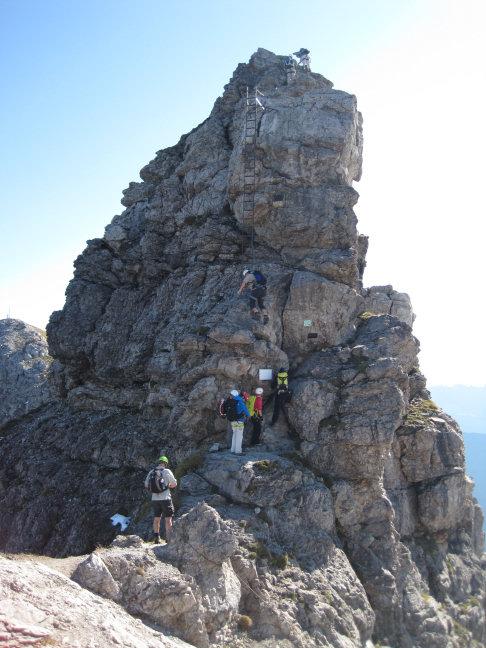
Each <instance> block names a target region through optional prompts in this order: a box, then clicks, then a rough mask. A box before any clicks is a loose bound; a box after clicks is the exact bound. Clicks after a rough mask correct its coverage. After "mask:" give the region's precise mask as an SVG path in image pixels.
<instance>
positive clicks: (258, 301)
mask: <svg viewBox="0 0 486 648" xmlns="http://www.w3.org/2000/svg"><path fill="white" fill-rule="evenodd" d="M245 286H249V287H250V289H251V292H250V308H251V316H252V317H253V319H256V320H258V319H259V317H260V315H259V312H258V308H259V309H260V310H261V311H262V314H263V323H264V324H266V323H267V322H268V313H267V309H266V308H265V303H264V301H263V300H264V298H265V295H266V294H267V280H266V278H265V277H264V275H263V274H262V273H261V272H260V271H258V270H254V271H253V272H250V271H249V270H243V283H242V284H241V286H240V288H239V290H238V295H241V291H242V290H243V289H244V287H245ZM257 307H258V308H257Z"/></svg>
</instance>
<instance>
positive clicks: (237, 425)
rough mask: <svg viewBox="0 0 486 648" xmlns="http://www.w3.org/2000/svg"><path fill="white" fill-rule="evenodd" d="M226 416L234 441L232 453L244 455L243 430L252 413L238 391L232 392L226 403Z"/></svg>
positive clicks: (232, 442)
mask: <svg viewBox="0 0 486 648" xmlns="http://www.w3.org/2000/svg"><path fill="white" fill-rule="evenodd" d="M223 411H224V414H226V418H227V419H228V421H229V422H230V423H231V429H232V431H233V439H232V441H231V452H233V453H234V454H238V455H241V454H243V450H242V447H241V446H242V443H243V428H244V427H245V417H247V418H250V412H249V410H248V408H247V406H246V405H245V403H244V401H243V399H242V398H241V396H240V395H239V392H238V391H237V390H236V389H233V390H231V392H230V395H229V398H227V399H226V400H225V402H224V409H223Z"/></svg>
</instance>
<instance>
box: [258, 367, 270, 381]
mask: <svg viewBox="0 0 486 648" xmlns="http://www.w3.org/2000/svg"><path fill="white" fill-rule="evenodd" d="M259 378H260V380H272V370H271V369H259Z"/></svg>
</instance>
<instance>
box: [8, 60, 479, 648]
mask: <svg viewBox="0 0 486 648" xmlns="http://www.w3.org/2000/svg"><path fill="white" fill-rule="evenodd" d="M283 63H284V57H281V56H276V55H275V54H272V53H271V52H268V51H266V50H263V49H260V50H258V51H257V52H256V53H255V54H254V55H253V56H252V57H251V59H250V61H249V63H248V64H241V65H239V66H238V68H237V69H236V71H235V73H234V75H233V77H232V79H231V80H230V82H229V83H228V85H227V86H225V89H224V92H223V94H222V96H221V97H220V98H218V99H217V101H216V103H215V105H214V108H213V110H212V112H211V114H210V115H209V117H208V118H207V119H206V120H205V121H204V122H203V123H202V124H200V125H199V126H198V127H197V128H195V129H194V130H193V131H191V132H190V133H188V134H187V135H184V136H183V137H182V138H181V140H180V141H179V142H178V144H176V145H175V146H173V147H171V148H169V149H165V150H162V151H159V152H158V153H157V154H156V157H155V158H154V159H153V160H152V161H151V162H149V163H148V164H147V165H146V166H145V167H144V168H143V169H142V171H141V173H140V176H141V181H140V182H133V183H130V186H129V187H128V188H127V189H126V190H125V191H124V192H123V199H122V204H123V206H124V208H125V209H124V211H123V212H122V213H121V214H120V215H118V216H115V218H114V219H113V220H112V222H111V223H110V224H108V225H107V227H106V229H105V235H104V237H103V238H102V239H94V240H92V241H89V242H88V246H87V248H86V249H85V250H84V252H83V253H82V254H81V255H80V256H79V257H78V259H77V260H76V262H75V267H76V270H75V274H74V278H73V280H72V281H71V282H70V284H69V286H68V288H67V291H66V303H65V306H64V308H63V310H62V311H57V312H55V313H53V314H52V316H51V319H50V323H49V325H48V330H47V337H48V343H49V354H50V355H49V365H50V366H49V373H48V383H49V387H50V390H51V391H50V392H49V391H48V390H47V391H43V392H42V393H43V394H47V396H43V397H42V398H41V399H40V400H39V401H37V402H36V405H35V408H32V410H28V411H24V410H21V409H20V410H19V409H18V408H17V409H16V406H13V405H11V403H14V402H20V401H21V400H22V399H25V400H26V394H27V393H28V394H30V393H32V392H35V391H36V389H37V386H36V385H37V384H38V383H37V382H36V381H35V380H34V382H33V383H32V384H31V385H30V384H29V385H27V386H26V387H25V388H24V387H22V389H23V390H24V391H22V392H20V391H19V392H17V391H16V388H15V386H14V387H12V388H11V389H10V392H12V393H11V394H10V395H9V397H8V399H7V400H6V401H5V402H6V403H7V404H8V407H7V406H4V410H3V416H4V421H5V423H4V427H3V430H5V432H2V434H3V435H4V438H3V440H2V441H1V444H0V452H1V460H2V461H1V466H0V548H2V550H3V551H6V552H11V553H15V554H20V553H21V552H33V553H37V554H43V555H44V558H45V557H46V556H50V557H52V559H53V560H62V559H65V560H66V559H67V560H69V557H72V556H81V555H83V560H80V561H79V565H77V567H76V570H75V572H74V574H73V578H74V579H75V580H76V582H77V583H78V585H76V588H77V589H75V590H69V592H74V591H76V592H77V593H79V592H82V593H83V594H82V596H83V597H84V598H83V601H86V606H87V607H86V608H82V609H83V610H84V611H85V613H86V614H89V609H90V606H91V605H93V606H94V609H96V606H101V605H102V604H103V605H108V606H109V608H107V609H109V610H114V609H115V608H116V610H118V612H119V613H120V614H121V615H122V616H123V619H125V620H126V619H130V618H133V619H135V618H140V619H143V622H144V624H145V625H144V628H145V630H144V632H145V631H146V630H147V628H152V629H155V630H154V632H157V633H158V634H157V636H156V635H153V636H152V638H151V639H150V641H152V642H153V643H150V642H149V641H148V639H147V637H146V635H143V636H144V637H145V638H140V637H142V635H137V637H136V638H135V637H134V638H130V637H128V638H127V639H126V641H125V645H128V646H130V645H134V646H136V645H139V644H137V643H136V641H142V642H143V641H145V642H146V643H145V644H142V645H149V646H151V645H153V646H154V647H155V646H159V645H172V644H170V643H167V644H164V643H163V641H169V640H170V641H174V642H176V643H175V644H174V645H187V644H189V645H194V646H198V647H199V646H201V647H204V648H207V647H211V648H212V647H213V646H214V647H216V646H232V647H233V646H234V647H235V648H240V647H241V648H253V647H255V648H257V647H258V648H292V647H297V648H309V647H313V646H316V647H321V646H324V647H329V648H336V647H337V648H358V647H366V648H370V647H371V646H372V645H373V643H375V644H377V645H381V646H385V645H386V646H391V647H393V648H460V647H462V646H466V645H467V646H479V647H480V646H486V629H485V605H486V563H485V555H484V553H483V550H484V533H483V531H482V523H483V513H482V511H481V509H480V507H479V506H478V504H477V501H476V500H475V499H474V498H473V496H472V489H473V484H472V481H471V480H470V478H469V477H468V476H467V473H466V466H465V462H464V443H463V438H462V433H461V430H460V429H459V427H458V425H457V423H456V422H455V421H454V420H453V419H452V418H450V417H449V416H448V415H447V414H446V413H445V412H443V411H441V410H440V409H439V408H437V406H436V405H435V404H434V403H433V402H432V401H431V400H430V394H429V392H428V391H427V388H426V379H425V377H424V376H423V375H422V373H421V371H420V365H419V360H418V354H419V342H418V340H417V339H416V338H415V337H414V335H413V329H412V326H413V321H414V314H413V312H412V307H411V303H410V299H409V297H408V295H406V294H403V293H398V292H396V291H395V290H394V289H393V287H392V286H373V287H369V288H366V287H364V286H363V272H364V269H365V265H366V262H365V257H366V249H367V239H366V237H365V236H363V235H361V234H359V233H358V231H357V219H356V216H355V214H354V211H353V208H354V205H355V204H356V201H357V200H358V194H357V192H356V191H355V189H354V187H353V182H355V181H357V180H359V178H360V175H361V161H362V142H363V140H362V120H361V115H360V113H359V111H358V110H357V101H356V98H355V97H354V96H353V95H350V94H348V93H346V92H343V91H340V90H335V89H334V88H333V87H332V83H331V82H330V81H328V80H327V79H325V78H324V77H323V76H321V75H320V74H317V73H305V72H303V71H302V70H298V72H297V75H296V77H295V79H294V80H292V81H291V82H290V84H287V78H286V74H285V69H284V65H283ZM247 86H249V87H250V88H254V87H255V86H258V88H259V90H260V91H261V92H262V93H263V99H262V102H263V104H264V107H265V110H259V111H258V114H257V131H258V137H257V140H256V149H255V169H256V173H255V212H254V219H253V222H254V232H255V237H254V246H253V249H252V244H251V240H252V236H251V222H249V219H248V214H247V213H245V211H244V208H243V205H244V191H243V171H244V156H245V114H246V96H247V95H246V88H247ZM253 256H254V259H255V262H254V266H253V263H252V257H253ZM245 267H254V269H260V270H261V271H262V272H263V273H264V274H265V275H266V276H267V279H268V288H267V298H266V305H267V308H268V313H269V322H268V324H266V325H263V323H262V321H257V320H254V319H252V318H251V317H250V313H249V305H248V295H245V294H243V295H242V296H241V297H238V295H237V294H236V291H237V289H238V288H239V286H240V284H241V279H242V276H241V271H242V270H243V268H245ZM20 324H21V323H20ZM22 335H23V336H24V337H23V340H25V339H27V338H28V337H29V335H30V332H29V331H27V329H25V330H24V331H23V333H22ZM17 337H18V332H15V331H14V330H13V329H12V330H10V332H9V333H8V336H7V338H8V340H11V341H14V340H15V339H17ZM7 344H10V341H9V342H8V343H7ZM22 344H24V342H22ZM6 348H7V347H6V346H2V354H3V356H2V362H3V360H4V358H5V357H6V356H9V357H10V358H11V357H13V356H12V354H10V351H8V352H7V351H5V349H6ZM8 348H9V349H10V348H11V347H10V346H9V347H8ZM22 348H24V347H22ZM9 354H10V355H9ZM42 357H43V358H44V356H42ZM32 360H33V361H34V359H33V358H32ZM9 362H10V360H9ZM23 362H25V358H24V357H23V356H22V357H21V355H17V356H15V357H14V359H13V365H14V368H13V369H11V370H9V371H10V373H9V376H21V375H23V374H22V371H24V369H22V370H21V369H20V366H21V365H22V363H23ZM280 367H284V368H285V369H288V371H289V379H290V385H291V388H292V391H293V396H292V400H291V402H290V403H288V404H287V405H285V406H284V408H283V411H282V412H281V413H280V417H279V419H278V421H277V423H276V424H275V425H273V426H270V425H269V423H270V419H271V415H272V409H273V398H272V394H271V389H270V384H269V383H268V382H266V381H260V370H261V369H272V370H273V371H275V370H278V369H279V368H280ZM41 375H42V376H41ZM38 376H41V378H39V380H40V382H39V384H40V383H42V390H46V389H47V378H46V375H45V373H42V371H40V370H39V371H38ZM9 380H10V378H7V381H9ZM22 380H23V379H22ZM36 380H37V379H36ZM19 381H20V378H19ZM12 385H14V383H12ZM258 386H262V387H263V389H264V394H263V400H264V421H263V433H262V439H261V440H262V443H261V445H259V446H256V447H249V446H248V442H249V438H250V434H251V430H250V429H248V428H249V427H251V425H249V426H248V428H247V429H246V431H245V437H244V447H245V452H246V453H245V454H244V455H242V456H236V455H233V454H231V453H229V452H228V450H227V436H228V422H227V421H225V420H223V419H221V418H219V416H218V413H217V404H218V401H219V399H220V398H221V396H222V395H223V394H228V392H229V391H230V390H231V389H234V388H237V389H241V390H244V391H248V392H251V391H252V390H253V389H255V388H256V387H258ZM9 403H10V404H9ZM9 408H10V409H9ZM160 454H165V455H167V456H168V457H169V461H170V467H171V468H172V469H173V470H174V471H175V472H176V474H177V476H178V480H179V486H178V488H177V490H176V495H175V498H176V509H177V513H176V517H175V521H174V526H173V528H172V530H171V531H170V532H169V536H168V538H167V540H168V542H167V543H163V544H161V545H159V546H154V545H151V544H148V543H147V542H145V541H146V540H149V539H150V538H151V535H152V531H151V528H152V516H151V512H150V502H149V501H148V500H147V497H146V493H145V492H144V489H143V481H144V478H145V476H146V473H147V471H148V469H149V468H150V467H152V466H153V462H154V460H155V459H156V457H158V456H159V455H160ZM116 513H119V514H121V515H123V516H125V517H128V518H129V519H130V524H129V526H128V529H127V530H126V531H125V532H124V535H123V534H121V533H120V529H119V528H114V527H113V526H112V524H111V522H110V518H111V516H113V515H114V514H116ZM5 560H6V562H5V570H6V571H5V578H6V582H7V583H11V582H13V580H12V579H14V574H12V570H11V568H10V567H11V562H9V560H8V559H5ZM18 562H19V563H20V564H21V566H20V567H19V569H20V568H21V569H23V570H24V569H30V570H32V571H33V574H32V576H31V578H37V576H38V577H39V578H43V579H46V578H47V577H46V574H45V569H46V568H45V566H42V565H41V566H40V567H38V566H37V564H36V563H35V562H32V561H28V560H26V559H25V558H23V559H22V560H19V561H18ZM1 563H2V565H3V564H4V561H3V560H2V561H1ZM24 563H25V564H24ZM9 569H10V571H9ZM34 572H35V573H34ZM2 578H3V577H2ZM56 578H57V576H56ZM26 580H29V582H30V577H29V576H28V574H27V575H26ZM42 583H43V584H42V585H41V587H45V588H48V585H47V581H46V580H43V581H42ZM79 584H80V585H81V586H82V588H80V587H79ZM64 585H65V586H66V587H68V588H69V587H71V588H72V587H73V584H72V583H70V581H67V584H66V583H64ZM64 585H63V587H64ZM9 587H10V589H12V590H13V591H15V587H14V586H12V585H8V584H7V585H6V588H7V589H6V590H5V591H6V592H7V593H9V592H8V591H7V590H8V588H9ZM88 590H89V592H88ZM46 591H47V590H46ZM49 591H50V590H49ZM50 595H51V594H50ZM29 596H30V594H28V593H26V594H25V597H24V598H25V600H26V601H27V603H28V604H29V605H33V602H32V601H33V599H30V598H29ZM69 596H71V597H74V595H71V594H69ZM15 597H17V594H15ZM7 598H8V597H7ZM15 600H16V601H18V597H17V598H16V599H15ZM16 604H17V603H16ZM35 605H37V603H35ZM58 605H59V610H60V612H59V615H61V613H62V610H63V606H62V604H60V603H58V602H57V599H56V600H54V599H52V606H58ZM83 605H84V603H83ZM113 606H115V608H114V607H113ZM27 607H28V606H27ZM29 609H30V608H29ZM100 609H101V608H100ZM127 613H128V614H129V615H132V617H128V616H126V615H127ZM26 614H27V613H26ZM110 614H111V612H110ZM54 616H55V615H54ZM34 617H35V619H34ZM32 618H33V619H34V621H35V623H34V621H33V622H32V623H33V625H35V626H36V628H37V627H38V626H39V627H42V628H43V632H44V631H45V630H46V629H47V630H48V631H49V632H50V628H51V626H50V625H49V623H50V622H49V623H48V622H47V621H45V622H44V621H42V622H41V621H38V619H37V616H36V615H35V614H34V616H33V617H32ZM39 618H40V617H39ZM19 623H20V621H19ZM123 623H125V621H123ZM127 623H129V621H127ZM134 623H135V622H134ZM135 629H136V631H137V632H139V631H140V632H142V629H141V628H140V627H139V626H138V625H137V626H134V630H133V631H134V632H135ZM6 631H8V632H10V631H11V628H10V629H7V630H6ZM126 631H127V632H129V631H130V630H129V628H128V629H127V630H126ZM162 631H163V632H162ZM36 632H37V630H36ZM39 632H41V631H40V630H39ZM103 632H104V631H103ZM103 632H102V630H100V631H99V635H97V638H96V641H98V644H99V645H100V646H101V647H103V646H104V645H109V644H107V643H106V641H107V639H106V637H105V635H104V634H103ZM163 633H166V634H163ZM167 633H169V634H170V635H171V636H172V637H173V638H172V639H170V638H167ZM41 635H42V632H41ZM41 635H39V637H40V636H41ZM162 635H163V636H162ZM42 636H44V635H42ZM49 636H50V635H49ZM93 636H95V635H93ZM164 637H165V638H164ZM94 640H95V639H93V641H94ZM32 641H34V640H32ZM130 641H131V642H132V643H130ZM103 642H105V643H103ZM157 642H159V643H157ZM177 642H179V643H177ZM180 642H186V644H183V643H180ZM27 645H28V644H27Z"/></svg>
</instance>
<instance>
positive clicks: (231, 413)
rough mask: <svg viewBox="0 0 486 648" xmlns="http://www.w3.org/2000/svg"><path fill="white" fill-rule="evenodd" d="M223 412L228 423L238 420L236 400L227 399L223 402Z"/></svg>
mask: <svg viewBox="0 0 486 648" xmlns="http://www.w3.org/2000/svg"><path fill="white" fill-rule="evenodd" d="M221 410H222V412H223V414H224V415H225V416H226V418H227V419H228V421H237V420H238V403H237V402H236V400H235V399H234V398H227V399H226V400H225V401H223V404H222V406H221Z"/></svg>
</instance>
